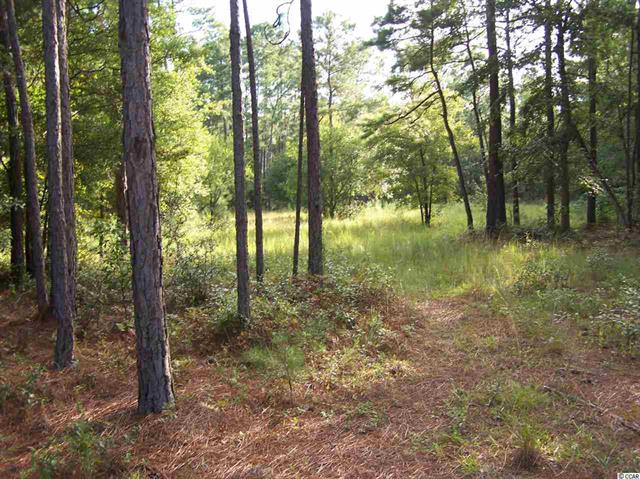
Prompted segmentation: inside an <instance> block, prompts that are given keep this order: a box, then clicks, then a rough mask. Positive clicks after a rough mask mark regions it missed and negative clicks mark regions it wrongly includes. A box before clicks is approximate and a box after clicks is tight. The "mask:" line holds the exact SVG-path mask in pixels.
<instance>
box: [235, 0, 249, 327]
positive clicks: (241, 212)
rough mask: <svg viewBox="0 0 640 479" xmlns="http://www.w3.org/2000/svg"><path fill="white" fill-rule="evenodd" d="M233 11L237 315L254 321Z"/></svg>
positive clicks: (237, 27) (237, 33) (237, 39)
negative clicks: (250, 285) (251, 306)
mask: <svg viewBox="0 0 640 479" xmlns="http://www.w3.org/2000/svg"><path fill="white" fill-rule="evenodd" d="M230 11H231V29H230V40H231V49H230V54H231V87H232V92H233V165H234V167H233V171H234V184H235V208H236V273H237V280H238V315H239V316H240V317H241V318H242V320H243V321H249V319H250V318H251V314H250V307H249V252H248V246H247V204H246V201H245V185H244V183H245V181H244V128H243V118H242V88H241V86H240V81H241V80H240V68H241V56H240V21H239V14H240V13H239V10H238V0H230Z"/></svg>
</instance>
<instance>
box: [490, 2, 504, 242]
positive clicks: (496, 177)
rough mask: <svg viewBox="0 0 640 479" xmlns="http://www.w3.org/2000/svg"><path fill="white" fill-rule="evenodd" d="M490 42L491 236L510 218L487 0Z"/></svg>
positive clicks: (497, 68) (493, 6) (495, 49)
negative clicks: (503, 170) (507, 207)
mask: <svg viewBox="0 0 640 479" xmlns="http://www.w3.org/2000/svg"><path fill="white" fill-rule="evenodd" d="M486 7H487V42H488V50H489V104H490V116H489V175H488V181H487V233H488V234H489V235H491V236H494V235H496V234H497V232H498V230H499V229H500V228H501V227H502V226H503V225H504V224H505V223H506V222H507V212H506V207H505V190H504V177H503V172H502V161H501V159H500V148H501V146H502V119H501V117H500V115H501V112H500V110H501V108H500V64H499V61H498V47H497V40H496V3H495V0H487V3H486Z"/></svg>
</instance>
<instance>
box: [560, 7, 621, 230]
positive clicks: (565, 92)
mask: <svg viewBox="0 0 640 479" xmlns="http://www.w3.org/2000/svg"><path fill="white" fill-rule="evenodd" d="M557 28H558V43H557V45H556V53H557V57H558V73H559V76H560V93H561V105H560V113H561V115H562V124H563V132H562V138H561V142H566V143H569V142H571V141H573V140H575V141H576V142H577V143H578V147H579V148H580V150H581V151H582V153H583V154H584V157H585V159H586V160H587V163H588V165H589V167H590V168H591V172H592V173H593V174H594V176H595V177H596V178H598V180H599V181H600V184H601V185H602V187H603V188H604V190H605V192H606V193H607V196H608V197H609V200H610V201H611V204H612V205H613V207H614V208H615V210H616V213H617V215H618V218H619V219H620V221H621V223H622V224H623V225H624V226H629V221H628V218H627V214H626V212H625V210H624V208H623V207H622V204H621V203H620V201H619V200H618V197H617V196H616V194H615V191H613V188H612V187H611V185H610V184H609V180H608V179H607V178H606V177H605V176H604V175H603V174H602V171H600V168H599V167H598V165H597V163H595V162H594V161H593V156H592V154H591V150H590V149H589V146H588V145H587V143H586V142H585V141H584V138H582V135H581V134H580V131H579V130H578V128H577V127H576V124H575V122H574V121H573V115H572V113H571V101H570V97H569V80H568V78H567V69H566V64H565V55H564V32H565V26H564V19H563V18H562V12H561V11H559V12H558V21H557ZM562 148H563V147H562V144H561V150H562ZM567 169H568V167H565V166H563V165H562V164H561V165H560V170H561V173H562V171H566V170H567ZM563 175H564V174H563ZM564 176H565V178H564V185H563V186H562V189H563V194H562V195H563V198H562V200H563V206H562V214H563V216H564V217H563V218H562V223H563V224H562V225H561V226H562V228H563V230H565V229H568V226H570V223H569V199H568V196H569V188H568V174H566V175H564Z"/></svg>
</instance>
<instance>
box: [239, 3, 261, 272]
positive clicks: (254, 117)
mask: <svg viewBox="0 0 640 479" xmlns="http://www.w3.org/2000/svg"><path fill="white" fill-rule="evenodd" d="M242 5H243V7H244V26H245V30H246V35H247V57H248V59H249V84H250V87H251V136H252V140H253V192H254V200H253V202H254V209H255V214H256V280H257V281H258V283H260V282H262V279H263V277H264V247H263V245H264V240H263V232H262V174H261V173H262V168H261V165H260V129H259V128H258V86H257V83H256V63H255V59H254V56H253V40H252V38H251V23H250V22H249V8H248V7H247V0H242Z"/></svg>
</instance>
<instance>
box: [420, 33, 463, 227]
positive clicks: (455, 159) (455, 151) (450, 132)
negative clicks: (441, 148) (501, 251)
mask: <svg viewBox="0 0 640 479" xmlns="http://www.w3.org/2000/svg"><path fill="white" fill-rule="evenodd" d="M434 50H435V27H434V26H433V24H431V35H430V39H429V69H430V70H431V75H432V76H433V81H434V83H435V86H436V91H437V94H438V98H439V100H440V106H441V108H442V121H443V123H444V128H445V130H446V131H447V138H448V140H449V147H450V148H451V155H452V156H453V162H454V164H455V167H456V171H457V173H458V186H459V188H460V196H461V197H462V202H463V203H464V210H465V213H466V215H467V229H468V230H469V231H472V230H473V213H472V212H471V202H470V201H469V194H468V193H467V185H466V184H465V181H464V172H463V170H462V162H461V161H460V155H459V154H458V146H457V144H456V138H455V135H454V134H453V130H452V129H451V125H450V124H449V109H448V107H447V99H446V97H445V95H444V91H443V89H442V84H441V83H440V76H439V75H438V71H437V70H436V68H435V63H434V61H433V55H434Z"/></svg>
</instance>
